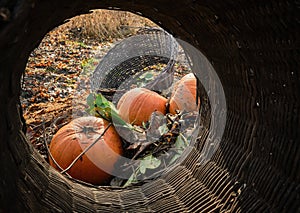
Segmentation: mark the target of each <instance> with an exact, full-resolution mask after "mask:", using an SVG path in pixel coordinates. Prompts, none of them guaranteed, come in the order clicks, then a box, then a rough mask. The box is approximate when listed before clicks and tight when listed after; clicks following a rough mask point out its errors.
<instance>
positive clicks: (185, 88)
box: [169, 73, 198, 114]
mask: <svg viewBox="0 0 300 213" xmlns="http://www.w3.org/2000/svg"><path fill="white" fill-rule="evenodd" d="M196 91H197V80H196V77H195V76H194V74H193V73H189V74H187V75H185V76H184V77H183V78H182V79H180V80H179V81H178V82H177V83H176V84H175V86H174V89H173V92H172V94H171V97H170V102H169V111H170V113H172V114H176V110H179V111H182V110H185V111H189V112H190V111H196V110H197V109H198V106H197V104H196Z"/></svg>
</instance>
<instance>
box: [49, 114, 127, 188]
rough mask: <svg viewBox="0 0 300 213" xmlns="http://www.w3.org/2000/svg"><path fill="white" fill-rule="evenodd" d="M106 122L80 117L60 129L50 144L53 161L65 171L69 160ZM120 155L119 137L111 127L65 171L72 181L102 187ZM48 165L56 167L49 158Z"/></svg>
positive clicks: (70, 160)
mask: <svg viewBox="0 0 300 213" xmlns="http://www.w3.org/2000/svg"><path fill="white" fill-rule="evenodd" d="M108 125H109V123H108V122H107V121H105V120H103V119H102V118H97V117H81V118H77V119H75V120H73V121H71V122H70V123H69V124H67V125H65V126H63V127H62V128H61V129H59V131H58V132H57V133H56V134H55V135H54V137H53V139H52V141H51V143H50V152H51V154H52V156H53V158H54V159H55V161H56V162H57V163H58V164H59V165H60V167H62V168H63V169H66V168H67V167H68V166H69V165H70V164H71V163H72V162H73V160H74V159H75V158H76V157H77V156H78V155H79V154H80V153H81V152H82V151H83V150H84V149H85V148H86V147H88V146H89V145H90V144H91V143H93V142H94V141H95V140H96V139H97V138H98V137H99V136H100V135H101V134H102V133H103V131H104V130H105V129H106V127H107V126H108ZM121 154H122V144H121V138H120V137H119V135H118V134H117V132H116V130H115V129H114V127H113V126H110V127H109V128H108V130H107V131H106V132H105V134H104V135H103V136H102V137H101V139H100V140H98V142H96V143H95V144H94V145H93V146H92V147H91V148H90V149H89V150H88V151H87V152H86V153H85V154H84V155H83V156H82V157H81V158H80V159H78V160H77V162H76V163H75V164H74V165H73V166H72V167H71V169H70V170H68V171H67V173H68V174H70V175H71V176H72V177H73V178H76V179H78V180H82V181H85V182H88V183H92V184H103V183H104V182H106V181H107V180H109V179H110V176H111V175H110V174H109V173H110V172H111V171H112V170H113V169H114V164H115V163H116V161H117V160H118V159H119V157H120V155H121ZM50 165H51V166H53V167H54V168H56V169H57V170H59V169H58V167H57V166H56V165H55V163H54V162H53V161H52V159H51V158H50Z"/></svg>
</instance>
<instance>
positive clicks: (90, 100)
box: [86, 93, 95, 108]
mask: <svg viewBox="0 0 300 213" xmlns="http://www.w3.org/2000/svg"><path fill="white" fill-rule="evenodd" d="M86 102H87V104H88V105H89V107H90V108H92V107H94V105H95V96H94V94H93V93H91V94H89V95H88V97H87V98H86Z"/></svg>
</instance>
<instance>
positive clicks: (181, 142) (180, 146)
mask: <svg viewBox="0 0 300 213" xmlns="http://www.w3.org/2000/svg"><path fill="white" fill-rule="evenodd" d="M187 145H188V143H187V141H186V138H185V137H184V136H183V135H182V134H179V135H178V136H177V139H176V142H175V147H176V148H177V152H178V153H180V154H181V153H182V151H183V150H184V149H185V148H186V147H187Z"/></svg>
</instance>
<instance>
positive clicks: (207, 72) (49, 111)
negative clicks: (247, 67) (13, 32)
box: [22, 10, 226, 186]
mask: <svg viewBox="0 0 300 213" xmlns="http://www.w3.org/2000/svg"><path fill="white" fill-rule="evenodd" d="M98 13H99V14H100V15H99V16H97V14H98ZM110 13H113V14H110ZM88 16H90V17H88ZM112 17H114V18H116V21H112V22H111V19H110V18H112ZM98 19H99V20H98ZM107 20H110V21H109V22H105V21H107ZM132 20H134V21H132ZM82 23H84V24H85V25H83V24H82ZM95 23H96V24H95ZM98 23H101V24H98ZM136 23H138V25H136ZM95 26H98V27H95ZM140 50H142V51H140ZM124 70H125V71H126V72H125V71H124ZM191 72H192V73H194V74H192V73H191ZM116 76H117V77H116ZM187 76H189V77H188V78H187V79H191V78H192V82H193V83H192V84H193V85H192V87H193V90H190V88H188V85H189V84H190V83H186V82H188V81H182V79H184V78H185V77H187ZM120 79H121V80H120ZM212 81H213V82H212ZM211 85H214V87H211ZM216 85H217V86H216ZM137 88H143V89H142V90H143V91H140V90H139V91H138V92H135V93H133V94H134V95H138V96H139V97H137V100H138V101H137V103H135V104H137V105H138V106H139V108H135V106H134V105H132V103H133V102H136V101H135V100H133V98H132V97H134V96H132V94H131V95H130V96H129V97H130V98H129V99H128V98H127V99H128V100H129V102H130V104H129V105H128V106H126V110H125V111H124V110H123V111H124V112H123V114H122V113H121V110H122V107H121V106H120V107H119V106H118V105H120V104H119V101H120V100H121V99H122V97H123V96H126V94H127V92H128V91H132V90H135V91H137ZM197 88H198V90H197ZM22 89H23V90H22V107H23V109H24V111H25V114H24V117H25V118H26V120H27V124H28V128H27V137H28V138H29V140H30V142H31V143H32V144H33V145H34V147H35V148H37V149H38V151H39V152H40V153H41V154H42V155H43V156H44V158H45V159H46V160H47V161H48V162H49V161H50V163H51V164H52V165H53V166H54V167H56V168H57V170H59V171H60V172H61V173H63V174H66V175H67V176H68V177H70V178H72V179H73V180H77V181H78V180H81V181H84V182H88V183H91V184H96V185H97V184H101V185H102V184H105V185H112V186H128V185H131V184H136V183H137V184H138V183H140V182H141V181H144V180H149V179H153V178H157V177H158V176H160V175H162V174H163V173H164V172H165V171H167V170H168V169H170V168H171V167H172V166H173V165H175V164H176V163H178V162H180V161H182V160H183V159H184V156H186V155H187V153H188V152H189V147H193V146H198V147H199V146H203V147H202V148H203V150H207V149H209V148H211V147H207V146H209V145H207V144H197V139H198V136H199V134H201V133H199V131H200V129H201V128H211V129H212V130H214V122H216V121H214V118H213V116H211V115H210V111H211V109H213V110H216V109H217V108H218V107H219V108H220V107H221V108H220V109H221V110H220V111H221V113H224V114H225V117H223V118H224V121H223V123H222V125H223V126H222V125H221V128H220V129H219V131H217V134H220V137H221V135H222V133H223V130H224V126H225V121H226V103H225V101H224V100H223V99H224V92H223V90H222V87H221V85H220V81H219V79H218V77H217V75H216V74H215V72H214V70H213V68H212V66H211V65H210V64H209V62H208V61H207V59H206V58H205V57H204V56H203V55H202V54H201V53H200V52H199V51H198V50H197V49H196V48H194V47H192V46H191V45H189V44H188V43H186V42H183V41H181V40H179V39H176V38H173V36H172V35H170V34H168V33H167V32H165V31H164V30H163V29H161V28H159V27H158V26H156V25H155V24H153V23H152V22H150V21H149V20H146V19H144V18H141V17H138V16H136V15H133V14H130V13H127V12H111V11H109V12H108V11H103V10H100V11H95V12H94V13H93V14H91V15H86V16H79V17H75V18H74V19H71V21H70V22H69V23H67V24H66V25H62V26H60V27H58V28H56V29H54V30H53V31H51V32H50V33H49V34H47V35H46V36H45V38H44V40H43V41H42V42H41V44H40V46H39V47H38V48H37V49H35V50H34V51H33V52H32V54H31V57H30V58H29V60H28V63H27V67H26V72H25V75H24V78H23V84H22ZM144 90H147V94H146V93H145V92H144ZM148 91H152V93H151V95H148ZM199 91H200V92H199ZM213 92H217V93H219V95H220V96H221V97H220V98H219V99H218V103H220V102H221V106H218V107H217V106H216V100H215V99H211V96H210V95H211V94H212V93H213ZM143 93H145V94H143ZM153 94H155V95H153ZM140 95H145V96H146V98H144V99H145V100H144V99H143V98H142V96H140ZM147 95H148V96H147ZM175 95H178V96H179V97H178V98H175ZM154 96H155V97H154ZM156 96H157V97H159V98H160V99H163V100H164V101H165V102H164V103H163V104H162V105H163V106H164V107H165V108H164V109H163V110H158V108H157V107H158V106H156V105H155V106H154V108H153V109H152V111H151V113H150V114H149V115H147V119H146V120H141V122H140V123H135V122H136V121H137V120H138V119H139V118H137V117H135V118H133V119H131V118H130V119H127V117H128V116H129V114H135V116H137V115H139V114H144V113H145V112H144V111H145V109H147V108H148V107H149V106H150V105H152V104H153V103H156V102H158V100H159V98H158V99H157V97H156ZM180 96H181V97H180ZM155 98H156V99H155ZM128 100H126V101H124V103H126V102H128ZM141 100H142V101H141ZM173 100H175V101H173ZM220 100H221V101H220ZM172 101H173V102H174V103H175V107H173V106H172ZM146 102H147V104H143V103H146ZM179 102H181V103H179ZM200 104H201V107H200V111H199V106H200ZM224 104H225V105H224ZM191 106H192V107H191ZM194 106H195V107H194ZM172 107H173V112H172ZM132 109H133V112H131V110H132ZM114 112H116V113H115V114H117V116H116V115H115V114H114ZM199 112H200V114H199ZM147 113H148V112H147ZM86 116H94V117H99V118H100V119H102V120H103V121H106V122H108V125H106V124H102V125H103V128H101V129H99V131H98V129H97V128H98V126H96V127H95V126H94V125H93V124H94V123H97V124H98V122H93V121H92V120H91V121H90V123H91V124H89V123H88V124H86V123H85V124H83V123H80V124H78V123H77V124H74V123H72V122H71V121H74V120H76V119H78V118H80V117H86ZM126 116H127V117H126ZM130 116H131V115H130ZM211 121H214V122H213V123H212V124H213V125H211ZM70 122H71V124H72V125H73V126H72V128H73V130H74V129H75V130H74V132H72V130H70V131H71V133H70V132H69V133H70V134H71V136H69V135H68V136H65V135H66V134H69V133H68V130H61V129H64V128H65V127H66V126H68V125H70ZM76 125H78V126H76ZM75 126H76V127H75ZM62 127H64V128H62ZM77 127H78V128H77ZM111 128H114V130H115V132H114V133H111V134H117V135H119V136H120V138H121V143H120V144H121V145H120V146H121V147H122V151H120V153H119V152H118V151H116V149H115V148H113V147H114V146H111V145H108V144H107V141H110V139H105V134H106V131H110V129H111ZM58 130H60V131H66V132H67V133H66V132H63V133H60V132H59V131H58ZM103 132H105V134H102V133H103ZM58 134H60V135H59V136H57V137H59V140H58V141H64V140H66V143H65V145H61V146H58V148H56V149H59V150H58V151H57V150H55V151H54V152H55V153H57V152H58V153H59V154H58V155H59V156H60V157H57V158H56V156H53V155H52V154H51V153H52V151H51V143H52V142H51V143H50V141H51V139H53V136H54V135H58ZM211 134H213V135H215V134H216V132H213V131H212V133H211ZM82 137H83V138H85V139H84V141H83V140H81V138H82ZM66 138H67V139H66ZM74 141H75V144H77V146H76V149H78V150H79V151H78V150H77V152H75V153H72V154H70V155H71V157H70V158H72V160H70V159H69V161H68V162H67V163H61V162H60V159H59V158H62V157H61V156H66V155H67V154H68V155H69V152H71V151H74V150H67V149H66V147H67V146H71V145H70V144H74V143H73V142H74ZM53 143H54V142H53ZM59 143H60V142H59ZM95 144H105V145H104V146H105V147H103V146H100V147H98V149H99V151H95V150H94V149H95V147H96V146H97V145H95ZM210 145H211V144H210ZM72 146H75V145H72ZM216 146H217V144H215V145H214V149H216ZM49 147H50V148H49ZM74 149H75V148H74ZM91 150H94V152H93V151H91ZM103 150H104V151H103ZM95 152H96V154H95ZM101 152H103V153H110V152H111V154H110V155H107V156H106V157H105V159H104V160H103V159H100V161H101V163H99V156H101V155H103V154H101ZM212 153H213V151H210V154H208V155H207V160H209V158H210V157H211V155H212ZM116 155H117V156H118V157H116ZM107 159H110V160H111V159H117V160H116V161H115V162H114V164H113V165H112V166H111V167H107V162H105V160H107ZM83 162H88V166H87V165H86V164H84V163H83ZM79 164H82V165H83V167H86V168H89V169H88V170H84V171H80V172H78V171H79V170H81V169H82V168H79V167H78V165H79ZM90 165H94V166H95V165H96V168H98V169H100V170H101V172H102V173H105V174H109V175H108V176H109V178H104V179H105V180H104V181H103V180H101V181H98V180H94V178H92V179H93V180H90V179H88V178H86V177H85V176H86V175H87V176H88V174H90V173H91V172H90V171H91V167H90ZM112 167H113V168H112ZM86 168H85V169H86ZM74 170H76V171H75V172H74ZM101 172H100V173H101ZM102 173H101V174H102ZM101 174H100V175H101ZM95 175H99V174H95V173H91V174H90V176H92V177H94V176H95ZM110 175H112V176H110ZM83 176H84V177H83ZM100 182H101V183H100Z"/></svg>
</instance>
